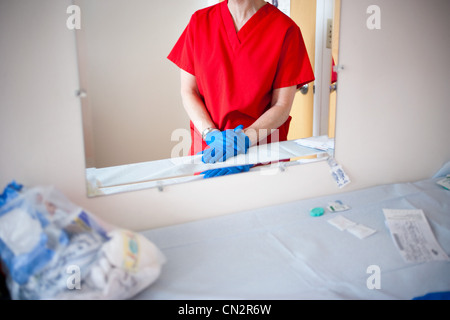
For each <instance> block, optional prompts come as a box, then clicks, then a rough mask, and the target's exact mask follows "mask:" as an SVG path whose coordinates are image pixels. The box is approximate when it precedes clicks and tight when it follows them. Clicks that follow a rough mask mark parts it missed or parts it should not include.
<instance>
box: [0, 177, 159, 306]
mask: <svg viewBox="0 0 450 320" xmlns="http://www.w3.org/2000/svg"><path fill="white" fill-rule="evenodd" d="M0 261H1V273H2V274H3V278H4V280H5V282H6V287H7V289H8V293H9V295H8V298H11V299H14V300H19V299H33V300H37V299H127V298H131V297H133V296H134V295H136V294H137V293H139V292H140V291H142V290H143V289H145V288H147V287H148V286H149V285H151V284H152V283H153V282H154V281H155V280H156V279H157V278H158V277H159V275H160V273H161V268H162V265H163V264H164V262H165V258H164V256H163V254H162V253H161V252H160V250H159V249H158V248H157V247H156V246H155V245H154V244H153V243H152V242H150V241H149V240H148V239H147V238H145V237H144V236H142V235H141V234H139V233H136V232H132V231H130V230H124V229H120V228H117V227H115V226H112V225H110V224H107V223H104V222H103V221H101V219H99V218H98V217H95V216H94V215H92V214H91V213H89V212H87V211H85V210H83V209H82V208H81V207H79V206H77V205H75V204H73V203H72V202H70V201H69V200H68V199H67V198H66V197H65V196H64V195H63V194H62V193H61V192H59V191H58V190H56V189H55V188H54V187H51V186H49V187H47V186H38V187H33V188H26V187H24V186H23V185H20V184H17V183H16V182H11V183H10V184H9V185H8V186H6V188H5V189H4V190H3V193H2V194H1V195H0ZM3 296H4V295H2V297H3Z"/></svg>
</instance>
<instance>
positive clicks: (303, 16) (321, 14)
mask: <svg viewBox="0 0 450 320" xmlns="http://www.w3.org/2000/svg"><path fill="white" fill-rule="evenodd" d="M218 2H219V1H214V0H213V1H211V0H209V1H207V0H186V1H177V0H167V1H156V0H150V1H149V0H127V1H125V0H95V1H92V0H75V1H74V5H76V6H79V8H80V11H79V12H80V17H81V24H80V28H79V29H77V30H76V41H77V58H78V66H79V79H80V88H79V91H78V94H79V97H80V101H81V108H82V120H83V134H84V148H85V149H84V153H85V162H86V179H87V186H88V196H89V197H92V196H98V195H108V194H114V193H118V192H125V191H132V190H140V189H144V188H154V187H158V188H160V189H161V188H163V187H164V186H165V185H170V184H175V183H183V182H189V181H193V180H198V179H203V178H204V176H203V175H201V174H198V173H199V172H203V171H205V170H208V169H211V168H226V167H230V166H240V165H244V164H248V163H251V164H258V165H257V166H255V167H253V168H252V169H251V170H252V171H253V170H273V169H274V167H275V169H277V168H280V167H284V166H289V165H296V164H303V163H309V162H313V161H319V160H324V159H327V158H328V157H329V156H330V155H333V153H334V132H335V112H336V87H337V73H336V72H335V70H336V69H337V68H336V66H337V65H338V61H339V57H338V47H339V17H340V0H285V1H283V0H277V1H276V0H270V1H267V2H269V3H271V4H272V5H274V6H277V7H278V9H280V10H281V11H282V12H283V13H285V14H287V15H289V16H290V17H291V18H292V19H293V20H294V22H295V23H297V25H298V26H299V27H300V29H301V31H302V36H303V39H304V42H305V46H306V49H307V52H308V55H309V59H310V62H311V66H312V68H313V71H314V75H315V81H314V82H310V83H308V84H307V85H304V86H303V87H302V88H299V89H298V90H297V92H296V94H295V98H294V103H293V106H292V109H291V113H290V116H291V117H292V120H291V123H290V126H289V133H288V136H287V138H288V139H287V140H288V141H282V142H274V143H271V144H269V145H259V146H257V147H251V148H250V149H249V150H248V153H247V154H241V155H238V156H236V157H233V158H230V159H228V160H227V161H225V162H222V163H216V164H214V165H212V164H204V163H202V161H201V156H189V155H188V154H189V153H188V152H189V149H190V144H191V133H190V127H189V123H190V119H189V117H188V115H187V112H186V111H185V109H184V107H183V104H182V100H181V96H180V70H179V68H177V67H176V66H175V65H174V64H173V63H172V62H171V61H169V60H168V59H167V56H168V54H169V53H170V51H171V50H172V48H173V47H174V45H175V43H176V42H177V40H178V38H179V37H180V36H181V34H182V33H183V30H184V29H185V28H186V26H187V24H188V23H189V20H190V18H191V15H192V14H193V13H194V12H195V11H197V10H199V9H201V8H205V7H207V6H211V5H215V4H217V3H218ZM277 160H283V161H282V162H278V161H277ZM274 162H276V163H275V164H274ZM261 164H262V165H261Z"/></svg>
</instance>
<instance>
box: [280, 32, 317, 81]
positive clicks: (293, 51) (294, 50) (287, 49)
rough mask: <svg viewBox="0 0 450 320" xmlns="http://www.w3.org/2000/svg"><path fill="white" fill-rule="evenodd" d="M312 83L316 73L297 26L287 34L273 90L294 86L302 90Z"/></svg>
mask: <svg viewBox="0 0 450 320" xmlns="http://www.w3.org/2000/svg"><path fill="white" fill-rule="evenodd" d="M311 81H314V72H313V70H312V67H311V62H310V60H309V57H308V52H307V50H306V47H305V43H304V41H303V36H302V33H301V31H300V28H299V27H298V26H296V25H295V26H292V27H290V28H289V29H288V31H287V32H286V36H285V39H284V42H283V47H282V49H281V55H280V60H279V61H278V66H277V73H276V75H275V80H274V83H273V88H274V89H277V88H284V87H291V86H294V85H296V86H297V88H300V87H302V86H303V85H305V84H306V83H309V82H311Z"/></svg>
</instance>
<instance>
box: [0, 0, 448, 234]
mask: <svg viewBox="0 0 450 320" xmlns="http://www.w3.org/2000/svg"><path fill="white" fill-rule="evenodd" d="M69 4H70V1H68V0H66V1H63V0H41V1H32V0H28V1H25V0H6V1H1V2H0V49H1V52H2V56H1V59H0V75H1V78H0V150H1V152H2V156H1V157H0V185H1V186H4V185H6V184H7V183H8V182H9V181H11V180H12V179H16V180H17V181H18V182H21V183H24V184H26V185H28V186H33V185H38V184H44V185H48V184H52V185H55V186H56V187H57V188H58V189H60V190H61V191H62V192H63V193H65V194H66V195H67V196H68V197H69V198H70V199H71V200H72V201H73V202H75V203H78V204H79V205H81V206H83V207H84V208H86V209H87V210H90V211H91V212H93V213H95V214H97V215H99V216H100V217H102V218H103V219H105V220H107V221H109V222H112V223H115V224H118V225H120V226H122V227H126V228H131V229H135V230H141V229H145V228H153V227H158V226H163V225H169V224H175V223H182V222H184V221H189V220H193V219H201V218H206V217H211V216H215V215H220V214H229V213H233V212H237V211H240V210H246V209H252V208H257V207H262V206H267V205H273V204H277V203H282V202H286V201H293V200H297V199H302V198H309V197H314V196H318V195H323V194H330V193H338V192H344V191H350V190H354V189H360V188H365V187H369V186H373V185H378V184H384V183H394V182H403V181H410V180H419V179H423V178H426V177H430V176H431V175H432V174H434V173H435V172H436V171H437V170H438V169H439V168H440V166H441V165H442V164H443V163H444V162H445V161H447V160H450V148H449V144H448V137H450V126H448V121H449V120H450V106H449V101H450V90H448V84H449V83H450V72H449V68H448V56H450V55H449V53H450V44H449V35H448V30H449V29H450V28H449V27H450V22H449V20H448V19H447V14H448V12H450V11H449V9H450V2H449V1H448V0H432V1H424V0H396V1H390V0H371V1H367V0H343V1H342V25H341V30H342V35H341V51H340V62H341V63H342V65H344V67H345V70H344V71H343V72H342V73H341V74H340V79H339V83H340V84H339V89H338V90H339V92H338V114H337V132H336V138H337V144H336V158H337V160H338V161H339V162H340V163H341V164H342V165H343V166H344V168H345V169H346V170H347V171H348V173H349V175H350V176H351V178H352V181H353V182H352V183H351V184H350V185H349V186H348V187H346V188H345V189H343V190H339V189H337V187H336V186H335V185H334V183H333V182H332V180H331V178H330V176H329V174H328V168H327V165H326V164H325V163H323V162H322V163H316V164H310V165H305V166H299V167H295V168H289V170H287V171H286V172H284V173H281V174H278V175H272V176H262V175H259V174H258V173H249V174H243V175H235V176H229V177H224V178H219V179H211V180H205V181H199V182H194V183H190V184H186V185H178V186H173V187H168V188H166V189H165V190H164V191H163V192H158V191H157V190H156V189H152V190H143V191H138V192H132V193H123V194H118V195H113V196H106V197H99V198H94V199H88V198H87V197H86V196H85V195H86V190H85V181H84V155H83V136H82V129H81V113H80V104H79V101H78V100H77V98H75V96H74V91H75V90H76V89H77V87H78V78H77V68H76V56H75V42H74V35H73V33H72V32H71V31H69V30H67V29H66V28H65V20H66V18H67V14H66V13H65V11H66V8H67V6H68V5H69ZM371 4H377V5H379V6H380V7H381V9H382V29H381V30H374V31H370V30H368V29H367V28H366V19H367V17H368V15H367V14H366V8H367V7H368V6H369V5H371Z"/></svg>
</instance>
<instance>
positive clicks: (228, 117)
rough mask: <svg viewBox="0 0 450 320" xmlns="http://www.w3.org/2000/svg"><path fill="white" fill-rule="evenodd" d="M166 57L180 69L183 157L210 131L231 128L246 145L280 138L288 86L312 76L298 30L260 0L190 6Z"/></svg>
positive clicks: (289, 99) (200, 147)
mask: <svg viewBox="0 0 450 320" xmlns="http://www.w3.org/2000/svg"><path fill="white" fill-rule="evenodd" d="M168 59H169V60H170V61H172V62H173V63H175V64H176V65H177V66H178V67H179V68H180V69H181V96H182V101H183V105H184V108H185V110H186V112H187V114H188V116H189V118H190V120H191V121H190V129H191V139H192V142H191V148H190V155H194V154H197V153H199V152H201V151H204V150H205V149H208V144H207V143H206V142H205V140H207V139H206V138H207V137H208V135H210V134H211V133H212V132H213V133H214V132H215V133H216V134H217V132H222V133H224V132H225V131H227V130H228V131H227V132H231V130H232V129H235V128H236V127H238V126H241V128H243V130H240V129H239V130H238V131H237V134H238V135H239V137H242V136H245V138H246V139H247V140H249V142H250V145H256V144H259V143H268V142H273V141H272V137H277V140H279V141H284V140H287V134H288V131H289V123H290V120H291V117H290V115H289V114H290V110H291V107H292V103H293V100H294V96H295V92H296V90H297V88H300V87H302V86H303V85H304V84H306V83H309V82H311V81H313V80H314V74H313V71H312V67H311V63H310V60H309V57H308V53H307V51H306V47H305V44H304V41H303V37H302V34H301V31H300V28H299V27H298V26H297V24H296V23H295V22H294V21H293V20H292V19H291V18H289V17H288V16H287V15H285V14H284V13H282V12H281V11H280V10H279V9H277V8H276V7H275V6H273V5H272V4H270V3H267V2H265V1H264V0H228V1H227V0H225V1H223V2H220V3H218V4H216V5H213V6H210V7H207V8H204V9H200V10H198V11H196V12H195V13H194V14H193V15H192V17H191V19H190V21H189V24H188V25H187V27H186V28H185V30H184V31H183V33H182V35H181V36H180V38H179V39H178V41H177V42H176V44H175V46H174V47H173V49H172V51H171V52H170V54H169V55H168ZM273 130H277V134H276V135H274V134H273ZM235 131H236V130H235ZM271 132H272V134H271ZM224 136H225V135H224ZM243 152H244V153H245V152H246V149H245V150H244V151H243ZM225 159H226V157H224V158H223V159H222V160H225ZM219 161H220V160H219ZM210 162H214V161H210Z"/></svg>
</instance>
